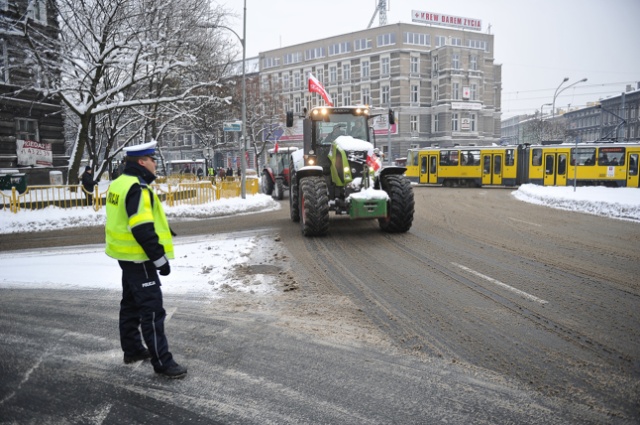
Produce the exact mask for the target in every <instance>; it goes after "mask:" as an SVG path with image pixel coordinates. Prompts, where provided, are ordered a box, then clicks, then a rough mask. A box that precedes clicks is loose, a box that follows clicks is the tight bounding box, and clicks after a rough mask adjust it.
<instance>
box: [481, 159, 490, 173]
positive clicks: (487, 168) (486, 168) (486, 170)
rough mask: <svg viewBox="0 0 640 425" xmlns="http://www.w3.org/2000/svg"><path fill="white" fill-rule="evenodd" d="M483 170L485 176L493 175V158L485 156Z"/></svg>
mask: <svg viewBox="0 0 640 425" xmlns="http://www.w3.org/2000/svg"><path fill="white" fill-rule="evenodd" d="M482 168H483V170H484V173H485V174H489V173H491V157H490V156H489V155H485V156H484V165H483V167H482Z"/></svg>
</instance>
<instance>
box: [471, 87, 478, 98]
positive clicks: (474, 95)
mask: <svg viewBox="0 0 640 425" xmlns="http://www.w3.org/2000/svg"><path fill="white" fill-rule="evenodd" d="M471 100H478V85H477V84H475V83H473V84H471Z"/></svg>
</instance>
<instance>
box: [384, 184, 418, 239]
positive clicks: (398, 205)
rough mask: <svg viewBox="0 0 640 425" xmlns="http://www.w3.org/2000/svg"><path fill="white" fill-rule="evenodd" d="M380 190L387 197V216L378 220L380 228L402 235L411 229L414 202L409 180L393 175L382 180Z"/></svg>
mask: <svg viewBox="0 0 640 425" xmlns="http://www.w3.org/2000/svg"><path fill="white" fill-rule="evenodd" d="M381 183H382V189H383V190H384V191H385V192H387V195H389V203H388V205H387V216H386V217H385V218H379V219H378V223H379V224H380V228H381V229H382V230H384V231H385V232H389V233H404V232H408V231H409V229H411V224H412V223H413V213H414V207H415V202H414V199H413V188H412V187H411V183H410V182H409V180H408V179H407V178H406V177H404V176H401V175H397V174H393V175H388V176H384V177H383V178H382V182H381Z"/></svg>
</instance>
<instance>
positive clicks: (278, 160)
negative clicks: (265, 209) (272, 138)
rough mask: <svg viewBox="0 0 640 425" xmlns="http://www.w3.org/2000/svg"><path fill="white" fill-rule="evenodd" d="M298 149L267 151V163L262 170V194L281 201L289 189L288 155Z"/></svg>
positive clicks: (287, 148) (288, 148)
mask: <svg viewBox="0 0 640 425" xmlns="http://www.w3.org/2000/svg"><path fill="white" fill-rule="evenodd" d="M296 150H298V148H293V147H286V148H277V147H276V148H273V149H269V151H268V155H269V158H268V161H267V164H266V165H265V167H264V169H263V170H262V181H261V186H262V193H264V194H267V195H271V196H272V197H273V198H274V199H277V200H282V199H283V198H284V192H285V191H286V190H288V189H289V182H290V180H289V155H290V154H291V153H292V152H294V151H296Z"/></svg>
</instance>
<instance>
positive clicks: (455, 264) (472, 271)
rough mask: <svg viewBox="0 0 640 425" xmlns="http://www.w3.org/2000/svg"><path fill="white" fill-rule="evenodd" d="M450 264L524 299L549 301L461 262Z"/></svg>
mask: <svg viewBox="0 0 640 425" xmlns="http://www.w3.org/2000/svg"><path fill="white" fill-rule="evenodd" d="M451 264H453V265H454V266H456V267H460V268H461V269H462V270H464V271H466V272H469V273H471V274H473V275H476V276H478V277H481V278H483V279H485V280H488V281H489V282H491V283H493V284H495V285H498V286H500V287H501V288H504V289H506V290H508V291H511V292H514V293H516V294H518V295H520V296H521V297H524V298H526V299H528V300H531V301H535V302H537V303H540V304H547V303H549V301H545V300H543V299H540V298H538V297H536V296H534V295H531V294H528V293H526V292H524V291H521V290H519V289H516V288H514V287H513V286H509V285H507V284H506V283H502V282H500V281H499V280H497V279H494V278H492V277H489V276H486V275H483V274H482V273H479V272H477V271H475V270H473V269H470V268H469V267H465V266H463V265H462V264H458V263H453V262H452V263H451Z"/></svg>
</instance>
